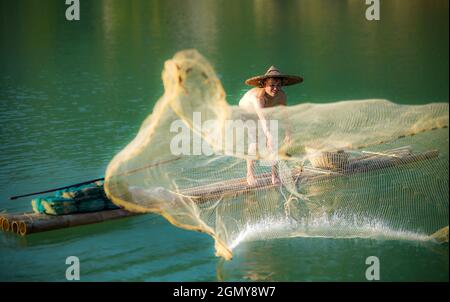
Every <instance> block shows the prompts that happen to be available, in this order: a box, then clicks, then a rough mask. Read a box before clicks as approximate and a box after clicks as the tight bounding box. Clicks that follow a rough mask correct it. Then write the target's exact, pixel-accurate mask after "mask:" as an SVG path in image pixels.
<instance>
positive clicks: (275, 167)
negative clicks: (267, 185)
mask: <svg viewBox="0 0 450 302" xmlns="http://www.w3.org/2000/svg"><path fill="white" fill-rule="evenodd" d="M280 182H281V181H280V178H279V177H278V164H275V165H273V166H272V183H273V184H274V185H277V184H279V183H280Z"/></svg>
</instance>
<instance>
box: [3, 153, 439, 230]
mask: <svg viewBox="0 0 450 302" xmlns="http://www.w3.org/2000/svg"><path fill="white" fill-rule="evenodd" d="M438 156H439V152H438V151H436V150H430V151H426V152H422V153H417V154H413V153H412V152H411V150H410V149H409V148H408V147H402V148H397V149H392V150H387V151H385V152H384V153H377V152H365V153H364V155H362V156H359V157H355V158H348V156H346V154H345V153H344V152H343V151H338V152H324V153H322V154H321V155H320V156H319V157H318V158H312V159H311V165H310V166H305V167H300V168H294V169H292V170H291V176H292V180H293V181H294V183H295V184H303V183H308V182H314V181H319V180H322V179H326V178H332V177H345V176H349V175H352V174H357V173H363V172H368V171H373V170H380V169H386V168H390V167H394V166H399V165H406V164H410V163H414V162H419V161H424V160H430V159H433V158H436V157H438ZM256 179H257V184H256V185H254V186H249V185H248V184H247V180H246V178H239V179H231V180H226V181H221V182H216V183H211V184H207V185H202V186H197V187H193V188H187V189H184V190H181V192H180V193H181V194H182V195H184V196H188V197H190V198H192V199H193V200H194V201H195V202H197V203H204V202H207V201H211V200H218V198H221V197H224V196H238V195H241V194H245V193H247V192H252V191H256V190H267V189H271V188H274V187H277V186H279V185H278V184H272V179H271V173H264V174H260V175H257V177H256ZM134 215H137V213H131V212H128V211H126V210H124V209H113V210H103V211H98V212H90V213H76V214H66V215H59V216H52V215H46V214H37V213H24V214H0V228H1V229H2V230H3V231H4V232H8V231H10V232H13V233H16V234H19V235H22V236H25V235H28V234H31V233H37V232H43V231H50V230H55V229H60V228H66V227H74V226H79V225H85V224H91V223H98V222H102V221H106V220H112V219H118V218H124V217H130V216H134Z"/></svg>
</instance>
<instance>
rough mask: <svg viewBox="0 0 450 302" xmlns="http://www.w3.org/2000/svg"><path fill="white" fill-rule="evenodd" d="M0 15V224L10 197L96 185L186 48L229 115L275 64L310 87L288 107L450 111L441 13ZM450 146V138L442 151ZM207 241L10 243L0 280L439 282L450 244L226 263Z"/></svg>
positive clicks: (139, 236)
mask: <svg viewBox="0 0 450 302" xmlns="http://www.w3.org/2000/svg"><path fill="white" fill-rule="evenodd" d="M64 2H65V1H62V0H61V1H56V0H54V1H51V0H43V1H32V0H27V1H25V0H22V1H13V0H11V1H1V2H0V3H1V4H0V16H1V22H0V24H1V28H0V41H1V48H0V51H1V65H0V66H1V73H0V210H3V211H7V212H28V211H30V210H31V206H30V199H29V198H24V199H19V200H14V201H10V200H8V197H9V196H12V195H16V194H23V193H28V192H33V191H39V190H43V189H48V188H53V187H58V186H64V185H67V184H71V183H77V182H81V181H84V180H89V179H93V178H97V177H102V176H103V175H104V172H105V169H106V166H107V164H108V163H109V161H110V160H111V159H112V157H113V156H114V155H115V154H116V153H117V152H119V151H120V150H121V149H122V148H123V147H125V146H126V145H127V143H128V142H129V141H130V140H131V139H132V138H133V137H134V136H135V135H136V133H137V131H138V129H139V127H140V125H141V123H142V121H143V120H144V119H145V118H146V117H147V116H148V115H149V114H150V113H151V112H152V108H153V105H154V103H155V102H156V101H157V100H158V98H159V97H160V96H161V95H162V93H163V87H162V82H161V71H162V68H163V63H164V61H165V60H167V59H169V58H171V57H172V56H173V55H174V54H175V52H176V51H178V50H183V49H186V48H195V49H197V50H198V51H199V52H200V53H202V54H203V55H204V56H205V57H206V58H207V59H208V60H209V61H210V62H211V64H212V65H213V66H214V68H215V70H216V72H217V73H218V74H219V77H220V79H221V81H222V84H223V86H224V89H225V91H226V93H227V101H228V102H229V103H230V104H237V102H238V101H239V98H240V97H241V96H242V95H243V94H244V93H245V91H246V90H247V89H248V87H246V86H245V85H244V84H243V81H244V80H245V79H246V78H248V77H250V76H254V75H257V74H261V73H264V72H265V70H266V69H267V68H268V67H269V66H270V65H272V64H274V65H276V66H278V67H279V68H280V69H281V70H282V71H285V72H286V73H290V74H299V75H301V76H303V77H304V78H305V81H304V83H303V84H301V85H296V86H292V87H288V88H286V90H285V91H286V92H287V94H288V103H289V104H298V103H302V102H314V103H330V102H335V101H339V100H352V99H355V100H356V99H369V98H384V99H389V100H391V101H393V102H396V103H401V104H426V103H430V102H448V97H449V95H448V91H449V90H448V81H449V76H448V74H449V61H448V42H449V41H448V38H449V31H448V13H449V10H448V1H445V0H442V1H437V0H429V1H427V0H423V1H420V0H381V1H380V2H381V7H380V9H381V11H380V20H379V21H368V20H366V18H365V10H366V9H367V5H365V1H363V0H348V1H344V0H340V1H337V0H336V1H334V0H305V1H301V0H298V1H287V0H286V1H275V0H273V1H271V0H265V1H264V0H261V1H257V0H255V1H238V0H227V1H224V0H218V1H206V0H196V1H194V0H192V1H175V0H168V1H157V0H151V1H119V0H117V1H113V0H111V1H106V0H95V1H85V0H81V1H80V4H81V10H80V20H79V21H71V22H69V21H67V20H66V19H65V10H66V8H67V6H66V5H65V3H64ZM447 137H448V136H447ZM213 243H214V242H213V240H212V239H211V238H210V237H209V236H207V235H205V234H201V233H196V232H191V231H186V230H183V229H179V228H176V227H174V226H172V225H171V224H169V223H168V222H167V221H166V220H164V219H163V218H161V217H159V216H156V215H152V214H149V215H143V216H136V217H131V218H125V219H120V220H115V221H108V222H104V223H100V224H93V225H87V226H81V227H76V228H69V229H62V230H56V231H51V232H46V233H38V234H33V235H30V236H27V237H23V238H19V237H17V236H15V235H11V234H3V233H1V234H0V255H1V256H0V281H65V280H66V279H65V272H66V269H67V265H66V264H65V261H66V258H67V257H68V256H72V255H74V256H77V257H79V259H80V263H81V280H82V281H118V280H120V281H216V280H224V281H246V280H260V281H261V280H267V281H365V280H366V278H365V270H366V268H367V265H366V264H365V260H366V258H367V257H369V256H371V255H376V256H377V257H378V258H379V259H380V265H381V281H448V272H449V261H448V260H449V257H448V245H437V244H432V243H426V242H415V241H402V240H374V239H362V238H355V239H332V238H301V237H299V238H291V239H271V240H267V241H255V242H244V243H241V244H240V245H238V246H237V247H236V249H235V250H234V258H233V260H232V261H230V262H222V261H219V259H218V258H217V257H215V256H214V244H213Z"/></svg>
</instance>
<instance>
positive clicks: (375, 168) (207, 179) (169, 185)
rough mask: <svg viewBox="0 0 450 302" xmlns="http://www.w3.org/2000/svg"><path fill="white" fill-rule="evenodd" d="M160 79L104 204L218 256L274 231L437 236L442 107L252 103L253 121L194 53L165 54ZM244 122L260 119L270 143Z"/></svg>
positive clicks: (444, 200) (111, 174) (443, 220)
mask: <svg viewBox="0 0 450 302" xmlns="http://www.w3.org/2000/svg"><path fill="white" fill-rule="evenodd" d="M162 78H163V83H164V89H165V92H164V95H163V96H162V97H161V98H160V99H159V100H158V102H157V103H156V105H155V107H154V109H153V112H152V114H151V115H150V116H149V117H148V118H147V119H146V120H145V121H144V123H143V124H142V126H141V128H140V130H139V132H138V134H137V136H136V137H135V138H134V139H133V140H132V141H131V142H130V143H129V144H128V145H127V146H126V147H125V148H124V149H123V150H122V151H121V152H120V153H118V154H117V155H116V156H115V157H114V158H113V160H112V161H111V162H110V164H109V166H108V168H107V171H106V177H105V185H104V187H105V191H106V193H107V196H108V197H109V198H110V199H111V200H112V201H113V202H114V203H115V204H117V205H119V206H121V207H124V208H125V209H127V210H129V211H137V212H154V213H158V214H161V215H163V216H164V217H165V218H166V219H167V220H168V221H170V222H171V223H172V224H174V225H176V226H178V227H181V228H185V229H189V230H196V231H200V232H204V233H207V234H209V235H210V236H212V237H213V238H214V240H215V248H216V255H218V256H221V257H223V258H225V259H231V257H232V250H233V248H235V247H236V246H237V245H238V244H239V243H240V242H242V241H246V240H263V239H268V238H280V237H295V236H304V237H307V236H311V237H314V236H323V237H332V238H349V237H364V238H396V239H412V240H430V239H438V240H442V237H444V239H443V240H445V236H447V241H448V203H449V198H448V104H447V103H432V104H427V105H421V106H409V105H397V104H394V103H392V102H389V101H386V100H358V101H341V102H336V103H332V104H312V103H303V104H300V105H296V106H289V107H272V108H264V109H261V112H262V113H263V116H264V117H265V118H266V119H267V120H266V121H265V122H262V121H260V115H258V114H256V113H255V112H252V111H251V110H249V109H247V108H241V107H239V106H230V105H229V104H228V103H227V102H226V98H225V92H224V90H223V88H222V85H221V83H220V81H219V79H218V77H217V74H216V73H215V71H214V69H213V68H212V67H211V65H210V64H209V62H208V61H207V60H206V59H205V58H204V57H202V56H201V55H200V54H199V53H198V52H197V51H195V50H187V51H182V52H179V53H177V54H176V55H175V56H174V57H173V59H171V60H168V61H166V63H165V65H164V70H163V74H162ZM269 120H270V121H276V122H277V124H270V123H269ZM249 121H254V122H256V123H258V122H259V123H260V124H257V125H262V124H264V123H265V125H266V129H269V126H268V125H269V124H270V125H271V126H270V133H272V135H273V139H274V140H273V142H272V148H270V147H269V145H268V143H267V141H268V140H267V141H266V142H264V139H265V136H264V135H263V134H261V133H264V131H259V132H257V135H256V136H255V135H253V136H252V134H251V133H253V132H252V131H251V130H252V129H253V128H252V127H253V126H252V125H254V124H251V123H250V124H248V122H249ZM261 127H262V128H263V129H264V126H261ZM258 129H259V128H258ZM286 132H290V136H291V140H290V142H289V141H287V142H285V141H284V137H285V135H286ZM252 137H253V139H252ZM255 137H257V139H255ZM255 141H256V142H258V149H257V151H255V150H254V148H251V145H252V143H253V144H254V142H255ZM250 159H252V160H254V171H255V175H256V184H253V185H248V183H247V179H246V175H247V162H248V160H250ZM272 170H274V171H275V176H276V177H275V178H274V179H273V177H272ZM446 226H447V230H446V229H445V227H446ZM443 228H444V229H443ZM439 230H440V231H439ZM437 231H439V232H437ZM436 232H437V233H436ZM430 235H431V236H430Z"/></svg>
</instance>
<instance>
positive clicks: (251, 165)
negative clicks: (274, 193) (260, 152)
mask: <svg viewBox="0 0 450 302" xmlns="http://www.w3.org/2000/svg"><path fill="white" fill-rule="evenodd" d="M247 184H248V185H249V186H254V185H256V178H255V162H254V161H253V160H252V159H247Z"/></svg>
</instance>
